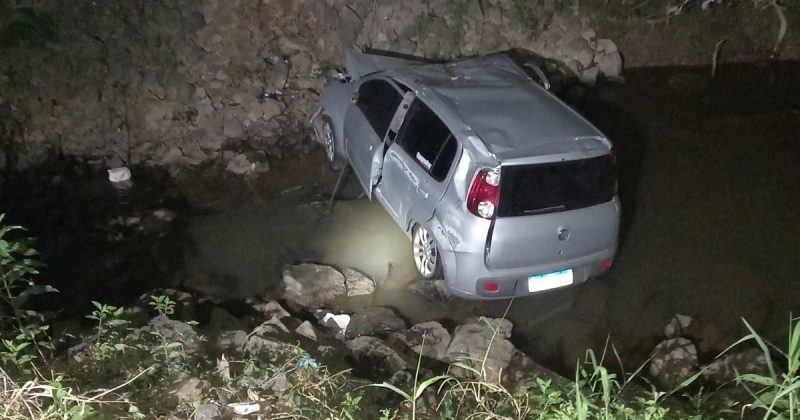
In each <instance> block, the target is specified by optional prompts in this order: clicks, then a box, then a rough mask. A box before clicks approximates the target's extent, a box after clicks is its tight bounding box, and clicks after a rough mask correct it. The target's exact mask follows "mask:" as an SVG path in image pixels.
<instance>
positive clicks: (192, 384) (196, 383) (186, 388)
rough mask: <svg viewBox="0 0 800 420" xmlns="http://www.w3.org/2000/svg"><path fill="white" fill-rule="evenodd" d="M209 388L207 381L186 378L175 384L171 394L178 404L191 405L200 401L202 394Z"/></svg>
mask: <svg viewBox="0 0 800 420" xmlns="http://www.w3.org/2000/svg"><path fill="white" fill-rule="evenodd" d="M208 388H209V383H208V381H205V380H203V379H198V378H187V379H182V380H179V381H177V382H175V384H174V387H173V389H172V391H170V394H172V395H173V396H174V397H175V398H177V399H178V403H180V404H191V403H195V402H198V401H200V399H201V398H202V396H203V393H204V392H205V391H206V390H207V389H208Z"/></svg>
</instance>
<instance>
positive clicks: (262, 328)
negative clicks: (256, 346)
mask: <svg viewBox="0 0 800 420" xmlns="http://www.w3.org/2000/svg"><path fill="white" fill-rule="evenodd" d="M288 332H289V329H288V328H286V325H284V323H283V322H281V320H280V319H278V318H276V317H272V318H270V319H268V320H266V321H264V322H262V323H261V325H259V326H257V327H256V328H255V329H254V330H253V333H255V334H256V335H260V336H264V335H270V334H281V333H288Z"/></svg>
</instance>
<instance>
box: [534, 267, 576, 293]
mask: <svg viewBox="0 0 800 420" xmlns="http://www.w3.org/2000/svg"><path fill="white" fill-rule="evenodd" d="M570 284H572V270H561V271H556V272H555V273H548V274H538V275H535V276H531V277H528V291H529V292H539V291H542V290H547V289H555V288H556V287H562V286H568V285H570Z"/></svg>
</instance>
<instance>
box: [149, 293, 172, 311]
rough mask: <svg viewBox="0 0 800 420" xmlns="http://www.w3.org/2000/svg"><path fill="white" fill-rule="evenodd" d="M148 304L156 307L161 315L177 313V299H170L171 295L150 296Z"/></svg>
mask: <svg viewBox="0 0 800 420" xmlns="http://www.w3.org/2000/svg"><path fill="white" fill-rule="evenodd" d="M148 305H150V306H151V307H152V308H153V309H155V310H156V311H157V312H158V314H159V315H161V316H168V315H172V314H174V313H175V301H174V300H172V299H170V298H169V296H164V295H153V296H150V302H148Z"/></svg>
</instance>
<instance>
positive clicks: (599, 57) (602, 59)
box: [594, 39, 622, 78]
mask: <svg viewBox="0 0 800 420" xmlns="http://www.w3.org/2000/svg"><path fill="white" fill-rule="evenodd" d="M594 62H595V63H596V64H597V69H598V70H599V71H600V73H602V74H604V75H605V76H606V77H609V78H616V77H620V76H621V75H622V55H620V53H619V49H618V48H617V46H616V44H614V42H613V41H611V40H610V39H598V40H597V49H596V50H595V56H594Z"/></svg>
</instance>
